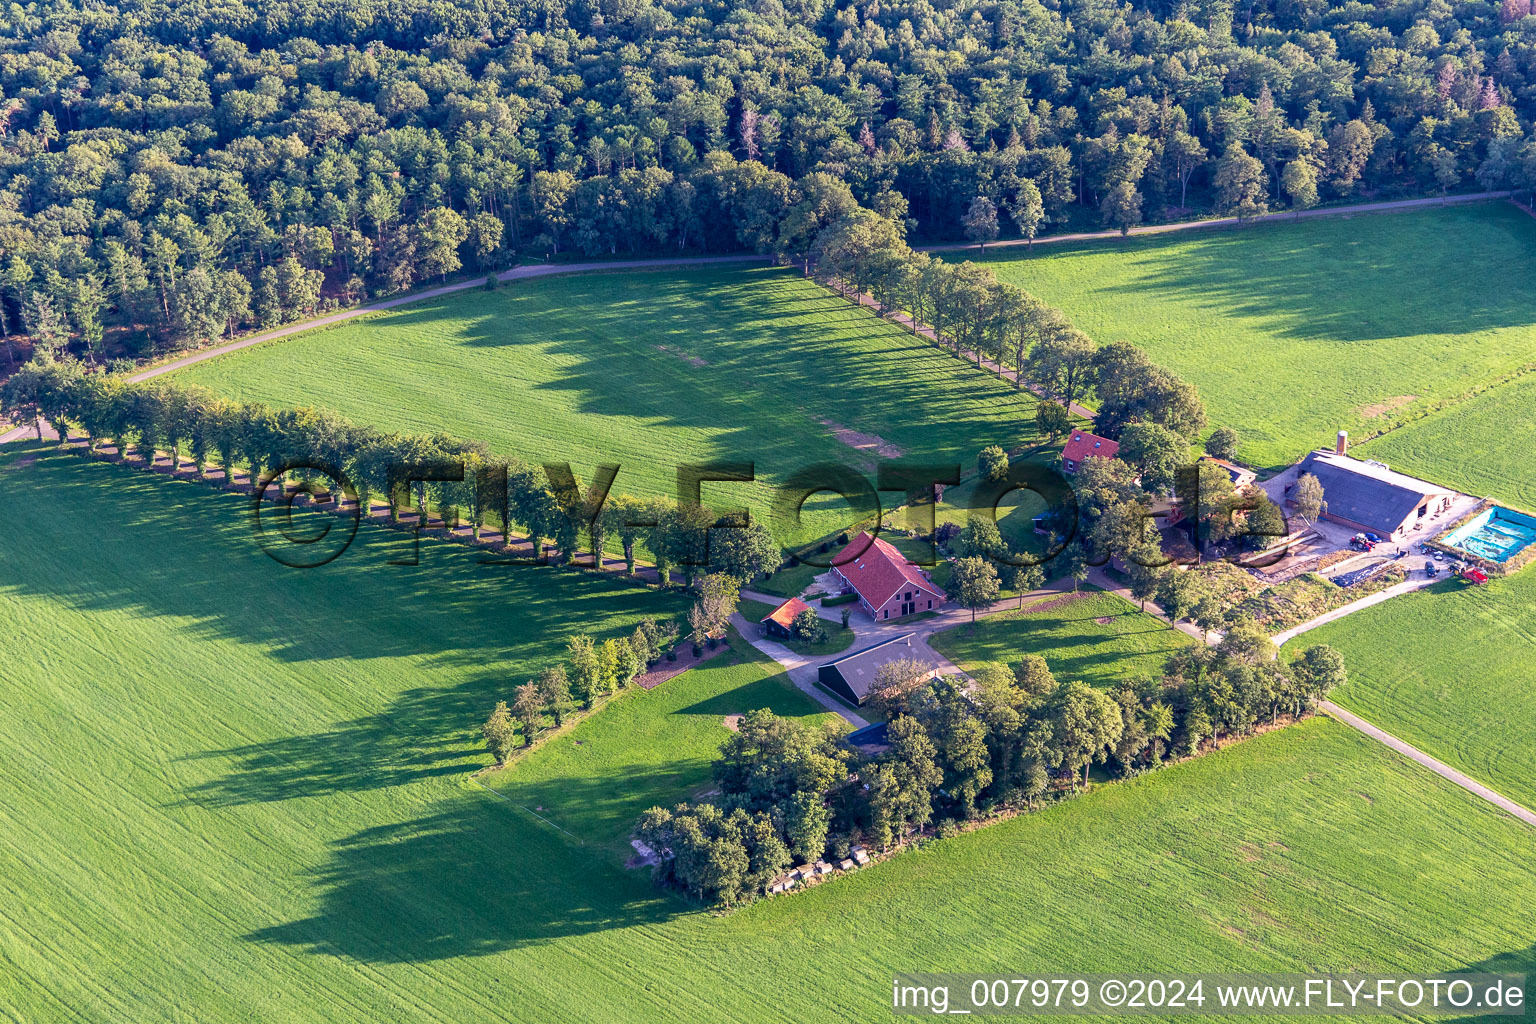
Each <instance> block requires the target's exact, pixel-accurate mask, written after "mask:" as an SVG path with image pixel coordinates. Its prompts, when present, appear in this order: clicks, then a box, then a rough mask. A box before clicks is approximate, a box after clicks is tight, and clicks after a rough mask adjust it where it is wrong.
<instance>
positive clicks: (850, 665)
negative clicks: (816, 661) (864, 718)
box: [822, 633, 926, 700]
mask: <svg viewBox="0 0 1536 1024" xmlns="http://www.w3.org/2000/svg"><path fill="white" fill-rule="evenodd" d="M916 635H917V634H916V633H903V634H902V635H900V636H896V637H892V638H891V639H889V640H882V641H881V642H880V643H878V644H874V645H873V646H871V647H866V648H864V649H863V650H862V651H854V652H853V653H852V654H845V655H843V656H842V657H841V658H838V659H837V660H836V661H829V662H827V663H826V664H825V665H823V666H822V668H826V669H832V670H834V671H836V672H837V674H838V675H840V676H842V677H843V681H844V682H846V683H847V684H848V688H849V689H850V690H852V691H853V693H854V695H855V696H856V697H858V698H859V699H860V700H863V699H864V698H865V697H868V696H869V691H870V687H872V686H874V685H875V673H876V672H879V671H880V666H881V665H884V664H887V663H888V662H892V661H896V660H897V659H898V658H917V660H919V661H924V660H926V659H924V658H921V657H919V656H918V654H917V651H916V649H915V648H914V647H913V646H912V638H913V637H914V636H916Z"/></svg>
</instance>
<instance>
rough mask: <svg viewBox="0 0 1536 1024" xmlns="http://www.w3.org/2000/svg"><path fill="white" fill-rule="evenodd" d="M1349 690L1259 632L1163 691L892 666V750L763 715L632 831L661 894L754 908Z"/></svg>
mask: <svg viewBox="0 0 1536 1024" xmlns="http://www.w3.org/2000/svg"><path fill="white" fill-rule="evenodd" d="M1343 681H1344V661H1343V658H1342V657H1341V656H1340V655H1339V654H1338V652H1337V651H1335V650H1333V649H1332V648H1330V647H1328V646H1326V645H1317V646H1313V647H1309V648H1308V649H1307V650H1305V651H1304V652H1303V653H1302V654H1301V655H1300V656H1298V657H1297V658H1296V659H1295V660H1290V661H1287V660H1284V659H1280V658H1278V657H1277V656H1276V651H1275V648H1274V644H1273V643H1271V641H1270V640H1269V638H1268V637H1267V636H1266V635H1265V634H1264V633H1263V631H1262V630H1260V629H1259V628H1258V627H1257V626H1255V625H1253V624H1252V623H1251V622H1248V623H1239V624H1237V625H1236V626H1234V627H1233V629H1232V630H1231V632H1229V633H1228V635H1227V637H1226V638H1225V639H1224V640H1223V641H1222V642H1221V644H1220V645H1219V646H1217V647H1214V648H1208V647H1205V646H1203V645H1201V646H1198V647H1191V648H1188V649H1186V650H1184V651H1182V652H1180V653H1179V654H1177V655H1175V656H1173V657H1172V658H1170V659H1169V661H1168V663H1167V665H1166V666H1165V668H1164V670H1163V675H1162V678H1161V679H1139V680H1132V681H1128V682H1126V683H1123V684H1121V685H1120V686H1118V687H1116V688H1114V689H1107V690H1099V689H1095V688H1093V687H1091V686H1087V685H1085V684H1083V683H1081V682H1065V683H1060V682H1058V681H1057V680H1056V679H1055V678H1054V677H1053V675H1052V673H1051V671H1050V668H1049V666H1048V665H1047V663H1046V662H1045V660H1044V659H1042V658H1040V657H1039V656H1036V655H1030V656H1027V657H1026V658H1024V659H1023V660H1022V661H1021V662H1020V663H1019V664H1017V665H1015V666H1013V667H1012V668H1011V669H1009V668H1005V667H1003V666H1000V665H989V666H987V667H986V669H985V670H983V671H981V672H979V673H978V682H979V686H977V687H976V688H974V689H972V690H967V689H964V688H962V687H961V686H959V685H957V684H956V682H955V681H953V680H950V679H940V680H936V681H934V680H930V679H928V678H927V672H926V668H925V666H922V665H920V664H918V663H916V662H896V663H893V664H891V665H888V666H885V667H884V668H882V670H881V673H880V676H879V678H878V679H877V681H876V685H877V687H879V692H878V694H877V697H876V703H877V705H878V706H879V708H880V710H881V711H882V712H883V713H885V714H886V715H888V716H889V722H890V724H889V726H888V731H887V743H888V744H889V747H888V749H886V750H884V751H881V752H879V753H874V754H869V753H866V752H864V751H861V750H856V749H854V748H851V747H849V746H847V745H846V744H844V743H843V742H842V741H841V739H840V738H839V736H838V733H837V731H836V729H835V727H825V728H817V727H814V726H809V725H803V724H800V723H798V722H795V721H793V720H790V719H783V718H778V717H776V716H774V715H773V714H771V713H769V712H766V711H756V712H753V713H751V714H749V715H747V716H746V717H745V718H744V719H743V720H742V722H741V725H740V731H739V732H737V733H736V734H735V735H733V736H731V737H730V738H729V739H728V740H727V741H726V742H725V744H724V746H722V747H721V751H720V758H719V759H718V760H717V761H716V762H715V764H714V782H715V784H716V786H718V787H719V791H720V792H719V796H717V797H715V798H713V799H712V800H711V801H710V802H707V803H694V804H680V805H678V806H676V807H673V808H670V809H669V808H662V807H654V808H651V809H650V810H648V811H646V812H645V813H644V814H643V815H641V816H640V819H639V820H638V821H637V822H636V825H635V836H636V837H637V838H639V839H640V840H642V841H643V842H644V843H646V844H647V845H648V846H650V847H651V849H653V850H655V851H657V852H658V853H659V854H660V855H661V856H660V859H659V861H658V863H657V865H656V868H655V875H656V878H657V880H658V882H660V883H662V884H667V885H672V886H675V887H677V888H679V889H681V890H683V891H684V892H686V893H688V894H689V895H690V896H692V897H693V898H695V899H698V900H701V901H703V902H706V903H720V904H726V905H730V904H735V903H740V902H743V901H746V900H750V899H752V898H754V897H756V896H759V895H761V894H763V893H764V892H765V891H766V889H767V887H768V885H769V884H770V883H771V882H772V881H773V880H774V879H775V878H777V877H779V876H780V875H782V874H783V873H784V872H785V871H786V870H787V869H788V868H789V866H790V865H791V864H800V863H806V862H814V861H816V860H818V859H820V858H822V857H823V856H827V855H830V856H832V857H834V858H842V857H846V856H847V855H848V852H849V850H850V849H851V848H852V847H853V846H855V845H858V844H860V843H867V844H870V845H872V846H875V847H878V848H880V849H889V848H890V847H892V846H893V845H897V844H900V843H903V842H905V841H907V840H909V839H910V838H912V837H914V836H915V835H918V834H920V833H922V832H924V831H925V830H926V831H937V832H938V833H939V834H943V833H944V832H946V831H948V830H951V829H953V828H955V827H957V826H958V825H959V824H961V823H964V822H968V821H974V820H976V819H979V818H985V817H988V816H993V815H1000V814H1004V813H1007V812H1009V811H1013V810H1018V809H1021V808H1033V807H1035V806H1038V805H1039V804H1040V802H1041V801H1042V800H1046V799H1049V798H1052V797H1053V796H1059V795H1064V791H1065V792H1074V793H1075V792H1076V791H1077V790H1078V788H1079V787H1080V786H1081V785H1083V784H1085V783H1086V782H1087V779H1088V772H1089V769H1090V767H1091V766H1092V765H1094V764H1100V765H1103V766H1104V768H1105V769H1106V770H1107V771H1108V772H1110V773H1112V774H1114V775H1118V776H1126V775H1133V774H1136V773H1139V772H1143V771H1148V770H1152V769H1156V768H1158V767H1159V766H1161V765H1164V764H1166V763H1168V762H1169V761H1170V760H1171V759H1176V758H1181V757H1188V756H1193V755H1196V754H1199V753H1200V752H1202V751H1203V750H1205V749H1208V748H1209V747H1210V746H1211V745H1212V744H1214V743H1215V742H1216V741H1219V740H1224V739H1230V738H1236V737H1242V736H1247V735H1249V734H1251V733H1253V732H1254V731H1255V730H1256V729H1257V728H1258V727H1260V726H1261V725H1263V724H1266V723H1274V722H1277V721H1278V720H1279V719H1280V718H1281V717H1282V716H1300V715H1305V714H1308V713H1310V712H1311V711H1312V709H1314V708H1315V707H1316V704H1317V702H1318V701H1319V700H1321V699H1322V698H1323V697H1325V696H1326V695H1327V694H1328V692H1329V691H1330V690H1331V689H1332V688H1333V687H1335V686H1337V685H1339V684H1340V683H1342V682H1343Z"/></svg>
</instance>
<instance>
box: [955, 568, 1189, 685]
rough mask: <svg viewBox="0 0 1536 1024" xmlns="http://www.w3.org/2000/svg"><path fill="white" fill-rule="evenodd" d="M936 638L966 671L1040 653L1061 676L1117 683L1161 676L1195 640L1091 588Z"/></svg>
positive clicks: (1046, 599) (1030, 604)
mask: <svg viewBox="0 0 1536 1024" xmlns="http://www.w3.org/2000/svg"><path fill="white" fill-rule="evenodd" d="M930 642H931V643H932V644H933V647H934V649H935V650H937V651H939V653H941V654H943V655H944V656H945V657H946V658H948V659H949V660H950V661H953V662H954V663H955V664H956V665H958V666H960V668H962V669H964V670H965V671H967V672H970V671H974V670H975V669H976V668H978V667H979V666H981V665H983V664H985V663H987V662H994V663H996V664H999V665H1006V666H1007V667H1008V668H1012V667H1013V666H1014V665H1016V664H1017V663H1018V662H1019V660H1020V659H1021V658H1023V657H1024V655H1026V654H1038V655H1041V656H1042V657H1044V658H1045V659H1046V661H1047V662H1049V663H1050V666H1051V672H1052V673H1053V674H1054V675H1055V676H1056V678H1057V679H1059V680H1062V681H1068V680H1073V679H1081V680H1082V681H1083V682H1085V683H1090V684H1092V685H1094V686H1110V685H1113V684H1115V683H1118V682H1120V681H1121V680H1124V679H1131V678H1135V677H1137V676H1150V677H1153V678H1156V677H1158V676H1159V675H1161V674H1162V668H1163V663H1164V662H1165V661H1167V660H1168V657H1169V656H1170V655H1172V654H1173V653H1174V652H1176V651H1178V650H1179V649H1181V648H1183V647H1187V646H1189V645H1190V644H1191V643H1193V642H1194V641H1193V640H1192V639H1191V638H1190V636H1189V634H1187V633H1185V632H1183V631H1182V630H1177V629H1169V628H1168V624H1167V623H1166V622H1163V621H1162V620H1161V619H1158V618H1156V617H1154V616H1152V615H1148V614H1146V613H1145V612H1142V611H1140V610H1139V609H1138V608H1137V607H1136V606H1135V605H1133V604H1131V603H1129V602H1127V601H1125V600H1124V599H1122V598H1120V597H1116V596H1115V595H1114V594H1110V593H1106V592H1104V591H1102V590H1097V589H1095V588H1093V587H1088V586H1085V587H1084V588H1083V589H1082V590H1081V592H1079V593H1078V594H1076V595H1073V593H1072V592H1071V591H1066V592H1064V593H1062V594H1060V595H1057V596H1053V597H1043V598H1035V599H1033V600H1031V601H1027V602H1025V603H1024V606H1023V608H1022V609H1019V610H1016V611H1009V612H999V613H998V614H996V615H988V616H987V617H986V618H984V619H978V620H977V621H976V622H974V623H966V624H965V625H962V626H955V627H953V628H951V629H947V630H944V631H943V632H941V633H935V634H934V635H933V636H932V637H931V638H930Z"/></svg>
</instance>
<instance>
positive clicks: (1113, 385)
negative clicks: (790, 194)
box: [811, 210, 1206, 447]
mask: <svg viewBox="0 0 1536 1024" xmlns="http://www.w3.org/2000/svg"><path fill="white" fill-rule="evenodd" d="M811 255H812V257H813V259H814V263H813V264H811V269H812V270H813V272H814V274H815V276H816V277H817V278H818V279H819V280H821V281H823V282H824V283H826V284H827V285H828V286H829V287H834V288H836V289H837V290H838V291H839V293H840V294H843V295H845V296H851V297H852V298H853V299H854V300H855V301H857V297H858V296H860V295H864V294H868V295H869V296H871V298H872V299H873V301H874V303H875V305H876V308H877V309H878V311H879V312H880V313H881V315H885V314H889V313H892V312H898V311H899V312H903V313H907V314H910V316H911V318H912V320H913V322H915V323H916V324H919V325H926V326H928V327H929V328H931V330H932V332H933V335H934V339H935V341H936V343H937V344H939V345H941V346H944V347H947V348H949V349H950V350H951V351H952V352H953V353H954V354H955V355H957V356H958V355H960V354H961V353H963V352H970V353H971V354H972V355H973V357H974V358H975V360H976V363H977V365H978V366H980V365H982V360H983V359H989V360H991V361H992V362H993V363H994V364H995V365H996V366H997V368H998V372H999V373H1003V372H1004V370H1005V368H1011V369H1012V371H1013V373H1014V379H1015V381H1016V383H1017V385H1018V386H1019V387H1021V388H1023V387H1028V388H1030V389H1032V390H1033V391H1035V392H1036V393H1037V394H1039V395H1042V396H1045V397H1049V398H1054V399H1057V400H1058V401H1060V402H1061V403H1062V404H1063V405H1067V406H1070V405H1071V403H1073V402H1077V401H1081V400H1084V399H1087V398H1088V397H1089V396H1091V395H1097V397H1098V401H1099V406H1100V408H1099V411H1098V413H1097V415H1096V416H1095V419H1094V430H1095V431H1096V432H1097V433H1100V434H1102V435H1104V436H1106V437H1110V438H1117V437H1119V435H1120V432H1121V431H1122V430H1123V429H1125V427H1126V426H1127V425H1128V424H1130V423H1133V422H1147V423H1152V424H1156V425H1158V426H1160V427H1163V428H1166V429H1167V430H1168V431H1171V432H1173V433H1175V434H1179V435H1181V436H1183V437H1185V438H1186V439H1190V440H1192V439H1193V438H1194V437H1195V436H1196V435H1197V434H1199V433H1200V432H1201V431H1202V430H1204V429H1205V425H1206V416H1205V406H1204V403H1203V402H1202V401H1201V400H1200V396H1199V394H1198V392H1196V391H1195V388H1194V386H1193V385H1192V384H1190V383H1188V382H1187V381H1184V380H1182V379H1180V378H1179V377H1178V376H1177V375H1175V374H1173V373H1171V372H1170V371H1168V370H1167V369H1164V368H1163V367H1160V366H1157V365H1156V364H1154V363H1153V362H1152V361H1151V360H1150V359H1148V358H1147V355H1146V353H1145V352H1143V351H1142V350H1141V349H1139V348H1137V347H1136V346H1135V345H1132V344H1129V343H1128V342H1116V343H1114V344H1112V345H1107V346H1104V347H1102V348H1101V347H1099V346H1098V344H1097V343H1096V342H1094V340H1093V339H1092V338H1090V337H1089V336H1088V335H1087V334H1085V333H1083V332H1082V331H1080V330H1078V329H1077V328H1075V327H1073V326H1072V324H1071V322H1070V321H1069V320H1068V319H1067V318H1066V316H1065V315H1063V314H1062V313H1061V312H1060V311H1059V310H1057V309H1055V308H1053V307H1051V306H1049V305H1047V304H1045V303H1044V302H1041V301H1040V300H1039V299H1036V298H1035V297H1034V296H1032V295H1030V294H1029V293H1027V292H1025V291H1024V290H1023V289H1021V288H1018V287H1015V286H1014V285H1010V284H1005V283H1003V282H1000V281H998V280H997V277H996V275H995V274H993V273H992V271H991V269H990V268H988V267H986V266H984V265H980V264H976V263H973V262H971V261H969V260H967V261H965V262H963V263H958V264H955V263H949V262H946V261H944V260H943V259H939V258H936V257H933V256H930V255H928V254H927V253H922V252H916V251H914V250H913V249H911V248H910V247H909V246H908V245H907V244H906V242H905V241H904V240H903V239H902V237H901V230H900V227H899V225H897V224H895V223H893V222H892V221H891V220H890V219H889V218H886V217H881V216H879V215H877V214H874V213H871V212H869V211H867V210H853V211H851V212H849V213H847V214H845V215H843V216H841V217H839V218H838V219H836V220H834V221H832V222H830V223H829V224H828V225H827V226H826V227H825V228H823V229H822V230H820V231H819V232H818V233H817V234H816V236H815V240H814V244H813V246H812V248H811ZM1040 425H1041V426H1042V427H1043V428H1045V429H1044V432H1046V433H1050V434H1052V435H1053V436H1054V435H1055V434H1059V433H1061V432H1063V431H1064V430H1066V429H1067V427H1068V425H1069V421H1068V420H1067V419H1066V418H1064V417H1061V416H1060V414H1059V413H1055V412H1054V411H1047V412H1045V413H1042V414H1041V419H1040ZM1186 447H1187V445H1186Z"/></svg>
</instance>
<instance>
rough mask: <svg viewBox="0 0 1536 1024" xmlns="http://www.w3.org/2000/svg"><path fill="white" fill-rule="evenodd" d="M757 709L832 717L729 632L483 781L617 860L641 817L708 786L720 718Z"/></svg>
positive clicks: (722, 735) (627, 852)
mask: <svg viewBox="0 0 1536 1024" xmlns="http://www.w3.org/2000/svg"><path fill="white" fill-rule="evenodd" d="M755 603H756V602H748V601H743V602H742V605H743V606H745V605H747V604H755ZM764 614H766V612H765V613H764ZM834 626H835V623H834ZM852 635H853V634H852V632H851V631H850V632H849V634H848V636H849V637H850V638H851V637H852ZM829 646H830V645H829ZM663 664H665V662H663ZM758 708H771V709H773V710H774V711H775V712H777V713H778V714H781V715H794V716H797V717H818V716H819V717H820V718H821V719H822V720H825V721H830V722H836V721H838V720H839V719H838V717H837V716H836V715H833V714H830V713H827V712H825V711H824V710H823V709H822V707H821V705H819V704H817V703H816V702H815V701H813V700H811V698H809V697H807V696H806V695H805V694H803V693H801V692H800V691H799V690H798V689H796V688H795V685H794V684H793V683H791V682H790V681H789V677H788V676H786V675H784V673H783V671H782V670H781V669H780V668H779V666H778V665H777V664H776V663H775V662H774V661H773V660H772V659H770V658H768V657H766V656H764V655H762V654H759V653H758V652H757V649H756V648H754V647H753V646H752V645H751V644H749V643H747V642H746V641H745V640H743V639H742V638H741V637H740V636H739V635H738V634H736V633H735V631H734V630H733V631H732V633H731V650H730V651H728V652H726V653H724V654H718V655H716V656H715V657H714V658H711V659H710V660H709V661H706V662H704V663H703V664H702V665H700V666H699V667H698V668H695V669H691V670H689V671H687V672H684V673H683V674H682V675H680V676H676V677H674V678H672V679H669V680H667V681H666V682H665V683H662V684H661V685H660V686H658V687H657V688H656V689H654V690H638V689H636V690H631V691H629V692H628V693H626V694H624V695H622V696H620V697H619V698H618V699H616V700H614V701H612V702H611V703H610V704H608V706H606V707H604V708H603V709H602V710H601V711H599V712H598V713H597V714H595V715H593V716H592V717H591V718H589V719H587V720H586V721H583V722H582V723H580V724H579V725H577V726H576V727H575V728H574V729H572V730H571V731H570V732H569V733H565V734H562V735H560V736H555V737H552V738H551V739H550V740H549V741H548V742H546V743H544V744H543V745H541V746H540V747H537V748H536V749H535V750H533V751H532V752H531V753H530V754H529V755H528V756H527V757H526V758H525V759H523V760H521V761H518V762H517V763H515V764H514V765H513V766H512V767H510V768H508V769H506V770H503V771H500V772H497V773H495V774H494V775H491V776H489V777H488V778H487V779H486V781H487V783H488V784H489V785H491V786H493V787H494V788H495V789H496V790H497V791H498V792H500V793H503V794H505V795H506V797H507V798H508V799H509V800H511V801H513V802H515V803H516V804H518V805H519V806H521V807H523V808H525V809H532V810H534V812H535V813H537V814H540V815H542V816H543V817H544V818H545V819H547V820H548V821H549V822H550V823H552V824H553V825H555V826H556V827H558V828H562V829H565V830H566V831H567V832H569V833H571V834H572V835H574V836H576V837H578V838H579V840H580V842H581V843H582V844H583V845H585V846H587V847H590V848H592V849H594V850H595V849H604V848H606V849H608V850H610V851H611V852H612V855H613V857H614V859H615V862H616V863H623V861H624V860H626V859H627V858H628V857H630V856H631V855H633V853H634V850H633V849H631V847H630V845H629V830H630V827H631V826H632V825H633V824H634V822H635V819H636V818H637V817H639V815H640V812H641V811H643V810H645V809H646V808H647V807H652V806H655V805H657V804H663V805H670V804H673V803H676V802H677V801H678V800H681V799H686V798H688V797H689V796H691V795H694V794H695V793H696V792H697V791H698V790H699V788H700V787H701V786H708V785H709V783H708V781H707V780H708V779H709V772H710V763H711V762H712V761H713V760H714V759H715V757H716V756H717V755H718V754H719V752H720V744H721V743H723V742H725V739H726V737H727V736H728V735H729V733H728V732H727V731H726V727H725V716H726V715H737V714H743V713H745V712H748V711H754V710H756V709H758Z"/></svg>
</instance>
